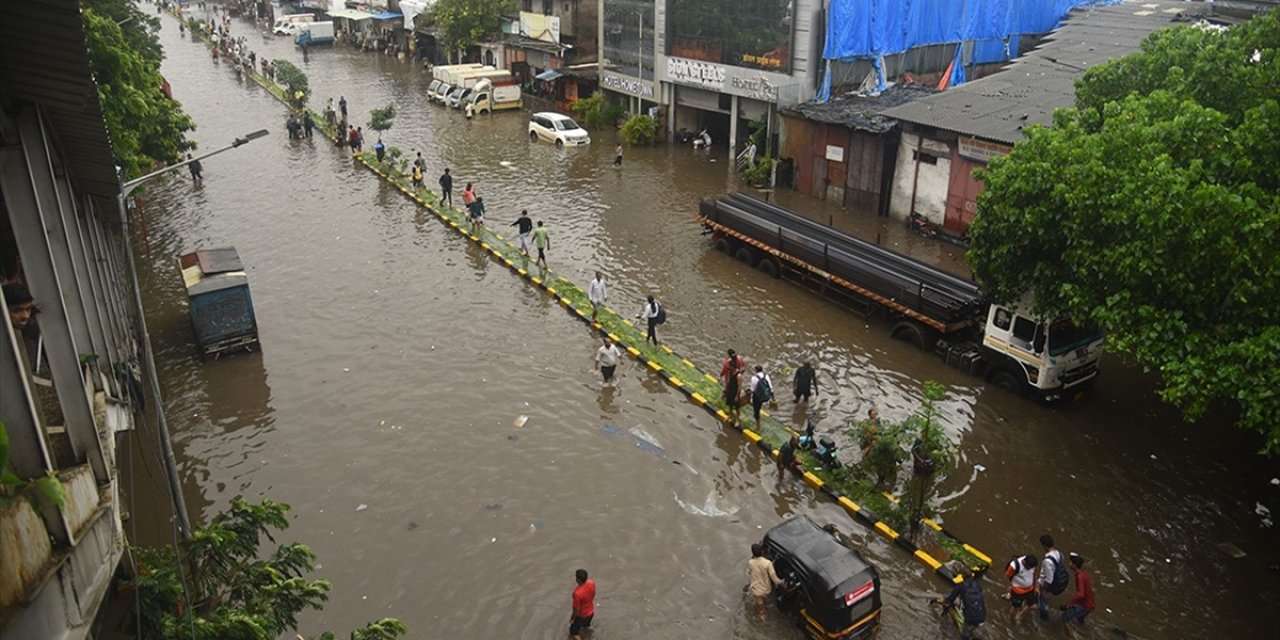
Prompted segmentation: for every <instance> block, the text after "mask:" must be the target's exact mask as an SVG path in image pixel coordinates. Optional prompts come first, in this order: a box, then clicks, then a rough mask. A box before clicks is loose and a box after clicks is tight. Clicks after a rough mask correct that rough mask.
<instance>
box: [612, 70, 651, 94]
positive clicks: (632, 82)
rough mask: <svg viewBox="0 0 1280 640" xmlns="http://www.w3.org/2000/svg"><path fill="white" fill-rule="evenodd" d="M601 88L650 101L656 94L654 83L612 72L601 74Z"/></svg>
mask: <svg viewBox="0 0 1280 640" xmlns="http://www.w3.org/2000/svg"><path fill="white" fill-rule="evenodd" d="M600 86H602V87H604V88H606V89H609V90H611V91H617V92H618V93H625V94H627V95H632V96H639V97H641V98H647V99H649V100H652V99H653V96H654V95H655V93H656V92H655V91H654V88H653V82H652V81H650V80H640V79H638V78H632V77H629V76H624V75H621V74H617V73H614V72H612V71H601V72H600Z"/></svg>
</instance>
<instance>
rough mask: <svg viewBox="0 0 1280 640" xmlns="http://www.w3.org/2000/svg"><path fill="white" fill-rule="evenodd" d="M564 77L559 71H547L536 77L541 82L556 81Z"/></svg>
mask: <svg viewBox="0 0 1280 640" xmlns="http://www.w3.org/2000/svg"><path fill="white" fill-rule="evenodd" d="M563 75H564V74H563V73H560V70H559V69H547V70H546V71H543V72H542V73H539V74H538V75H536V76H534V77H535V78H537V79H539V80H555V79H556V78H559V77H561V76H563Z"/></svg>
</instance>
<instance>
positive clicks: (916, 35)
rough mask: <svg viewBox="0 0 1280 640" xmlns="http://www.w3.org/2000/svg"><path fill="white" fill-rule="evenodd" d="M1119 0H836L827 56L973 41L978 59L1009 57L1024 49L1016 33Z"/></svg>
mask: <svg viewBox="0 0 1280 640" xmlns="http://www.w3.org/2000/svg"><path fill="white" fill-rule="evenodd" d="M1115 1H1116V0H831V9H830V11H829V13H828V19H827V44H826V48H825V49H824V50H823V52H822V57H823V58H824V59H827V60H842V61H846V62H848V61H851V60H856V59H859V58H878V57H880V56H885V55H891V54H895V53H902V52H903V51H906V50H908V49H912V48H914V47H922V46H928V45H937V44H948V43H956V42H964V41H968V40H973V41H975V49H974V57H973V62H994V61H998V60H1008V59H1010V58H1011V57H1013V56H1016V55H1017V53H1018V52H1017V39H1016V38H1014V37H1013V36H1017V35H1020V34H1032V33H1048V32H1049V31H1052V30H1053V29H1054V27H1055V26H1057V24H1058V22H1059V21H1061V20H1062V19H1063V18H1064V17H1066V15H1067V13H1068V12H1069V11H1071V10H1072V9H1074V8H1076V7H1079V6H1085V5H1091V4H1109V3H1111V2H1115ZM1006 39H1008V40H1009V43H1008V45H1006Z"/></svg>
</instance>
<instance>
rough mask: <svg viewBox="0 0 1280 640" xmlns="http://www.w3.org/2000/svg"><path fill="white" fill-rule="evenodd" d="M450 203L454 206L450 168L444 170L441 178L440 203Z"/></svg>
mask: <svg viewBox="0 0 1280 640" xmlns="http://www.w3.org/2000/svg"><path fill="white" fill-rule="evenodd" d="M445 202H448V203H449V206H451V207H452V206H453V176H451V175H449V168H448V167H445V168H444V173H443V174H441V176H440V203H441V204H444V203H445Z"/></svg>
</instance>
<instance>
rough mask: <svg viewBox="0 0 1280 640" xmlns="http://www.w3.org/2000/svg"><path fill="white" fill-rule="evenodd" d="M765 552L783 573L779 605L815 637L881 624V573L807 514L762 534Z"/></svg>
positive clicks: (868, 631)
mask: <svg viewBox="0 0 1280 640" xmlns="http://www.w3.org/2000/svg"><path fill="white" fill-rule="evenodd" d="M764 546H765V555H766V556H768V557H769V558H770V559H771V560H773V566H774V570H775V571H777V573H778V577H779V578H781V579H782V581H783V583H784V584H783V585H782V586H781V587H779V590H780V593H779V595H778V608H779V609H781V610H783V611H784V612H787V613H790V614H792V615H793V616H794V617H795V619H796V622H797V623H798V624H799V625H800V627H801V628H802V629H804V632H805V635H806V636H808V637H810V638H816V639H820V640H852V639H856V638H870V637H872V636H874V635H875V634H876V632H877V631H879V629H880V574H879V572H877V571H876V568H875V567H873V566H872V565H871V564H870V563H868V562H867V561H866V560H863V559H862V556H861V555H860V554H859V553H858V552H857V551H855V550H853V549H852V548H850V547H847V546H845V545H843V544H841V543H840V541H838V540H836V538H835V537H834V536H833V535H832V534H830V533H827V532H826V531H824V530H823V529H822V528H820V527H819V526H818V525H817V524H815V523H814V522H813V520H810V519H809V517H808V516H795V517H793V518H790V519H788V520H786V521H785V522H783V523H782V524H779V525H778V526H776V527H774V528H772V529H770V530H769V532H768V533H766V534H765V536H764Z"/></svg>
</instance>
